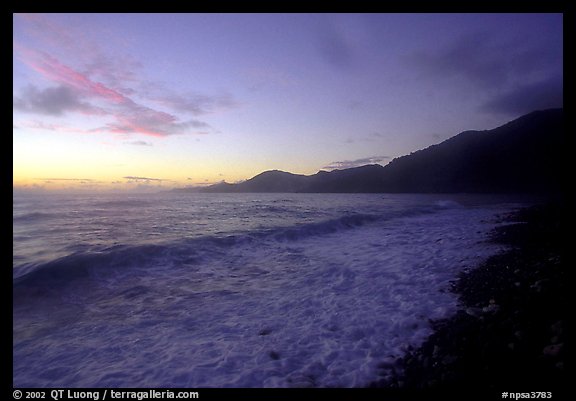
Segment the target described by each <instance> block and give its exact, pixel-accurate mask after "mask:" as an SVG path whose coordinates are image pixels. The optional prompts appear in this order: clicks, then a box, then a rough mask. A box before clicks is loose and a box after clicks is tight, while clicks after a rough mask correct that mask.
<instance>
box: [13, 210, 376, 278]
mask: <svg viewBox="0 0 576 401" xmlns="http://www.w3.org/2000/svg"><path fill="white" fill-rule="evenodd" d="M379 219H380V217H379V216H376V215H365V214H358V215H349V216H342V217H339V218H336V219H331V220H327V221H323V222H319V223H310V224H303V225H301V226H296V227H277V228H273V229H266V230H260V231H251V232H247V233H242V234H237V235H227V236H223V237H218V236H204V237H197V238H186V239H182V240H178V241H173V242H171V243H166V244H145V245H126V244H123V245H114V246H111V247H106V248H102V249H96V248H94V247H93V248H92V249H85V250H82V251H77V252H74V253H72V254H70V255H67V256H63V257H61V258H58V259H55V260H52V261H50V262H46V263H39V264H27V265H21V266H18V267H16V268H15V269H14V279H13V284H14V286H15V287H22V286H24V287H26V286H39V285H41V286H45V285H52V286H58V285H61V284H62V283H66V282H69V281H74V280H83V279H94V278H98V276H99V275H101V274H106V272H110V271H114V270H119V269H122V270H126V269H132V268H146V267H148V266H153V265H167V266H173V265H175V264H176V265H193V264H199V263H201V262H202V261H204V260H206V258H213V257H218V255H221V254H222V252H226V250H227V249H229V248H232V247H238V246H250V245H254V244H258V243H263V242H267V241H272V242H286V241H290V242H292V241H299V240H303V239H306V238H309V237H314V236H321V235H327V234H333V233H337V232H339V231H343V230H350V229H354V228H358V227H361V226H363V225H365V224H369V223H371V222H374V221H377V220H379Z"/></svg>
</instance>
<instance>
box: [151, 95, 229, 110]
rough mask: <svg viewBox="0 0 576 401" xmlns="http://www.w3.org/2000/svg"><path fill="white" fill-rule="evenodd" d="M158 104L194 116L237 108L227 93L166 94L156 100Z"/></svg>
mask: <svg viewBox="0 0 576 401" xmlns="http://www.w3.org/2000/svg"><path fill="white" fill-rule="evenodd" d="M158 103H160V104H162V105H164V106H166V107H169V108H171V109H173V110H176V111H181V112H185V113H190V114H192V115H194V116H199V115H204V114H210V113H214V112H216V111H220V110H227V109H231V108H234V107H237V106H238V102H237V101H236V100H235V99H234V98H233V97H232V95H230V94H228V93H224V94H219V95H211V96H209V95H204V94H199V93H192V94H188V95H180V94H176V93H170V94H166V95H164V96H161V97H160V98H159V99H158Z"/></svg>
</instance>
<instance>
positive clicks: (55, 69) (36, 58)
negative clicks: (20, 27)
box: [15, 49, 210, 137]
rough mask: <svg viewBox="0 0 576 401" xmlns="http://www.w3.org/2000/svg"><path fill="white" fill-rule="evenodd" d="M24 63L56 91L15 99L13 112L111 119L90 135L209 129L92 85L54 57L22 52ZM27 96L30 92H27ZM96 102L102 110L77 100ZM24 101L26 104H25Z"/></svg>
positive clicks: (111, 89) (87, 79)
mask: <svg viewBox="0 0 576 401" xmlns="http://www.w3.org/2000/svg"><path fill="white" fill-rule="evenodd" d="M21 53H22V55H23V60H24V61H25V62H27V63H28V64H29V65H30V66H31V67H32V68H33V69H35V70H36V71H38V72H40V73H41V74H42V75H44V76H45V77H46V78H48V79H50V80H52V81H55V82H57V83H59V84H60V87H59V88H57V90H54V89H50V90H44V91H37V90H36V91H35V92H34V91H32V93H28V96H22V97H19V98H16V99H15V108H16V109H26V110H27V111H30V112H33V111H36V112H40V111H41V112H42V113H44V114H48V113H51V114H53V115H54V114H55V113H56V115H57V113H63V112H64V110H71V109H81V110H82V111H84V112H87V113H93V114H101V115H107V116H111V117H112V118H113V119H114V120H115V121H114V122H111V123H108V124H106V125H104V126H102V127H100V128H97V129H93V130H92V132H99V131H105V132H110V133H120V134H143V135H150V136H157V137H162V136H168V135H174V134H182V133H186V132H187V131H189V130H190V129H197V128H210V125H209V124H207V123H205V122H203V121H199V120H188V121H181V120H180V119H179V118H178V117H176V116H175V115H174V114H171V113H167V112H165V111H162V110H156V109H153V108H150V107H148V106H145V105H143V104H140V103H137V102H135V101H134V100H132V99H131V98H130V97H128V96H125V95H124V94H122V93H120V92H118V91H116V90H115V89H113V88H109V87H107V86H105V85H103V84H102V83H99V82H94V81H92V80H91V79H90V78H89V77H87V76H86V75H83V74H81V73H80V72H78V71H76V70H74V69H72V68H71V67H68V66H66V65H64V64H62V63H61V62H60V61H58V60H57V59H55V58H54V57H52V56H50V55H48V54H46V53H43V52H36V51H33V50H29V49H21ZM28 92H30V90H29V91H28ZM37 94H41V95H42V96H41V97H40V100H33V99H31V96H30V95H37ZM80 97H83V100H89V99H91V100H93V101H98V102H101V103H102V104H103V106H102V107H98V106H93V105H92V104H88V103H84V102H81V101H80V100H79V98H80ZM24 99H26V101H25V100H24ZM54 99H56V100H58V102H57V104H56V105H55V106H49V105H48V104H47V103H48V101H50V100H54Z"/></svg>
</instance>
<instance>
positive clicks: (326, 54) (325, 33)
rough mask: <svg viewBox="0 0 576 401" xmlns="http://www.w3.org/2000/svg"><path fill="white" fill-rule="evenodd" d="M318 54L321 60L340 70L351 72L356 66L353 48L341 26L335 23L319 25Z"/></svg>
mask: <svg viewBox="0 0 576 401" xmlns="http://www.w3.org/2000/svg"><path fill="white" fill-rule="evenodd" d="M319 29H320V31H319V35H318V41H317V44H316V45H317V48H318V53H319V55H320V57H321V58H322V60H324V61H325V62H326V63H328V64H330V65H331V66H333V67H335V68H337V69H340V70H345V71H348V70H351V69H353V67H354V66H355V64H356V55H355V51H354V46H353V45H352V43H350V40H349V39H348V38H347V37H346V35H345V31H344V30H343V27H342V26H339V25H338V24H337V23H336V22H335V21H326V22H325V23H323V24H320V25H319Z"/></svg>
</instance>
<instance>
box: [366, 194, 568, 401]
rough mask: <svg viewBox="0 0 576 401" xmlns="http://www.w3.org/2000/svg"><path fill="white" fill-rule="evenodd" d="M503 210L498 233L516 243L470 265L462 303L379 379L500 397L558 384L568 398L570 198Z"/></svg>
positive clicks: (496, 237) (555, 393) (459, 289)
mask: <svg viewBox="0 0 576 401" xmlns="http://www.w3.org/2000/svg"><path fill="white" fill-rule="evenodd" d="M501 218H502V220H503V222H506V223H508V224H504V225H501V226H499V227H498V228H496V229H495V230H494V231H493V232H492V235H491V239H490V240H492V241H498V242H500V243H504V244H508V245H509V246H510V249H509V250H508V251H506V252H505V253H502V254H499V255H496V256H494V257H492V258H490V259H489V260H487V261H486V262H485V263H484V264H482V265H481V266H480V267H478V268H476V269H473V270H471V271H468V272H465V273H462V274H461V276H460V277H459V278H458V280H457V281H456V282H454V283H453V290H454V291H455V292H456V293H457V294H459V297H460V300H461V303H462V305H463V308H462V310H461V311H459V312H458V313H457V314H456V315H455V316H454V317H452V318H450V319H446V320H441V321H436V322H433V326H434V329H435V333H434V334H433V335H432V336H431V337H430V338H429V339H428V340H427V341H426V342H425V343H424V344H423V345H422V346H421V347H420V348H419V349H416V350H412V351H410V352H409V353H408V354H407V355H406V356H405V357H403V358H402V359H400V360H398V361H397V363H396V364H395V367H394V369H393V370H392V371H391V370H390V366H382V371H383V378H382V379H381V380H379V381H377V382H374V383H373V384H372V387H380V388H382V387H384V388H388V389H403V390H404V389H405V390H412V391H418V392H420V391H425V392H428V391H429V390H438V391H444V392H452V393H455V394H460V395H462V394H469V397H466V398H473V396H474V395H475V394H476V395H478V394H491V395H494V396H497V398H498V399H500V396H501V393H503V392H511V393H526V392H551V393H552V394H551V395H552V398H553V399H561V398H560V397H561V393H562V392H563V389H564V388H565V384H566V378H567V374H566V370H565V366H564V357H565V340H566V331H565V330H566V317H567V313H566V311H567V305H566V302H567V297H566V284H567V281H566V280H567V277H566V276H565V268H564V265H563V263H562V254H563V253H562V231H561V225H562V219H563V216H562V205H561V204H560V203H559V202H555V203H551V204H547V205H539V206H534V207H531V208H526V209H522V210H520V211H517V212H514V213H511V214H509V215H506V216H502V217H501ZM461 391H465V393H461ZM490 398H491V399H495V398H493V397H490ZM541 398H542V397H541Z"/></svg>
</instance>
